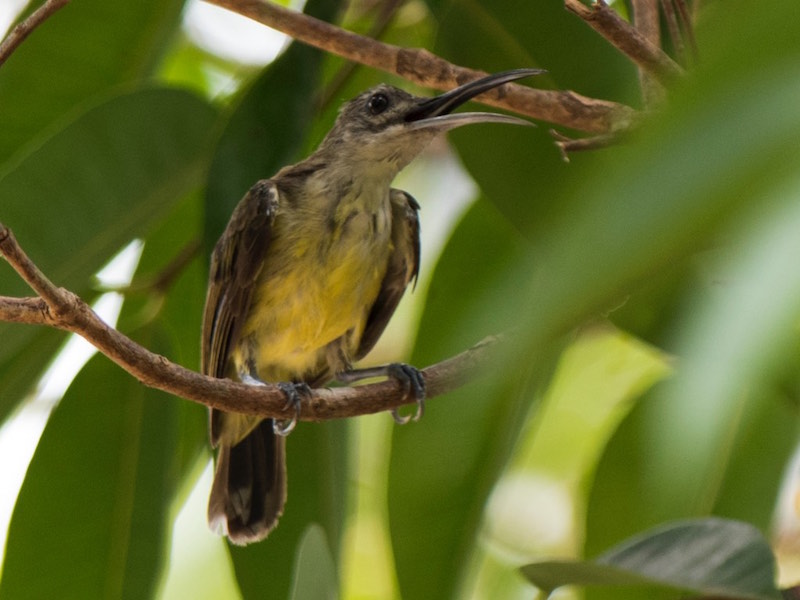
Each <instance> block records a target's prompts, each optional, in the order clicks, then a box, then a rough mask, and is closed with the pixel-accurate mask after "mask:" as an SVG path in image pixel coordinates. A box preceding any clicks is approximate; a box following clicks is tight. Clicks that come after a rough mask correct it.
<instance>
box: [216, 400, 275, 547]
mask: <svg viewBox="0 0 800 600" xmlns="http://www.w3.org/2000/svg"><path fill="white" fill-rule="evenodd" d="M226 416H229V415H226ZM285 502H286V460H285V439H284V438H283V437H280V436H277V435H275V433H274V431H273V429H272V420H271V419H264V420H262V421H261V422H260V423H258V425H256V427H255V428H254V429H253V430H252V431H251V432H250V433H248V434H247V436H246V437H245V438H244V439H243V440H242V441H240V442H239V443H238V444H236V445H234V446H231V445H229V444H226V443H225V442H224V441H220V445H219V451H218V454H217V469H216V472H215V474H214V483H213V485H212V486H211V496H210V497H209V500H208V524H209V526H210V527H211V529H212V530H214V531H216V532H217V533H219V534H220V535H227V536H228V538H229V539H230V540H231V542H233V543H234V544H238V545H244V544H249V543H251V542H257V541H259V540H262V539H264V538H265V537H266V536H267V534H268V533H269V532H270V531H271V530H272V529H273V528H274V527H275V525H276V524H277V522H278V517H280V516H281V513H283V505H284V503H285Z"/></svg>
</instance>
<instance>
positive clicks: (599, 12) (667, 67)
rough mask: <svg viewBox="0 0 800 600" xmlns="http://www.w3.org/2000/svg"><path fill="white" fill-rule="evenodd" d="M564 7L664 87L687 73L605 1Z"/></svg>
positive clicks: (570, 2) (567, 1)
mask: <svg viewBox="0 0 800 600" xmlns="http://www.w3.org/2000/svg"><path fill="white" fill-rule="evenodd" d="M564 6H565V7H566V8H567V10H569V11H570V12H573V13H575V14H576V15H578V16H579V17H580V18H581V19H583V20H584V21H586V23H587V24H588V25H589V26H590V27H591V28H592V29H594V30H595V31H596V32H597V33H599V34H600V35H602V36H603V37H604V38H606V39H607V40H608V41H609V42H611V44H612V45H613V46H614V47H615V48H617V49H618V50H619V51H620V52H622V53H623V54H624V55H625V56H627V57H628V58H630V59H631V60H632V61H633V62H634V63H635V64H636V65H638V66H639V67H641V68H642V69H645V70H646V71H647V72H648V73H651V74H652V75H653V76H654V77H655V78H656V79H658V81H659V82H660V83H662V84H663V85H665V86H668V85H669V84H670V82H672V81H673V80H675V79H677V78H678V77H681V76H682V75H683V69H682V68H681V67H680V65H678V63H676V62H675V61H674V60H672V59H671V58H670V57H669V56H667V54H666V53H664V51H663V50H661V48H659V47H658V46H654V45H653V44H651V43H650V42H648V41H647V39H646V38H645V37H644V36H643V35H642V34H641V33H639V32H638V31H637V30H636V29H634V28H633V27H632V26H631V25H630V24H629V23H627V22H626V21H625V20H624V19H623V18H622V17H620V16H619V15H618V14H617V13H616V11H614V10H613V9H611V8H609V7H608V5H607V4H606V3H605V2H604V1H603V0H596V1H595V2H594V3H593V4H592V6H586V5H585V4H583V3H582V2H581V1H580V0H564Z"/></svg>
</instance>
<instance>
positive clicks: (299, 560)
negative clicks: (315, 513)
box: [291, 523, 339, 600]
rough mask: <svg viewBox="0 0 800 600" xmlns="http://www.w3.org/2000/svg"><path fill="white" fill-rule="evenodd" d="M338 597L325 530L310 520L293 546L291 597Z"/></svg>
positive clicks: (331, 599)
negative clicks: (295, 548)
mask: <svg viewBox="0 0 800 600" xmlns="http://www.w3.org/2000/svg"><path fill="white" fill-rule="evenodd" d="M338 597H339V585H338V583H337V581H336V565H335V563H334V561H333V555H332V554H331V550H330V548H329V547H328V540H326V539H325V530H324V529H323V528H322V527H321V526H320V525H318V524H316V523H312V524H311V525H309V526H308V527H307V528H306V532H305V533H304V534H303V537H302V538H301V540H300V543H299V544H298V546H297V556H296V558H295V569H294V587H293V589H292V595H291V599H292V600H323V599H325V598H327V599H328V600H334V599H335V598H338Z"/></svg>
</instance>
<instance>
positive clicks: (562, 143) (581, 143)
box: [550, 129, 620, 162]
mask: <svg viewBox="0 0 800 600" xmlns="http://www.w3.org/2000/svg"><path fill="white" fill-rule="evenodd" d="M550 135H551V136H553V138H554V139H555V140H556V142H555V144H556V147H557V148H558V151H559V152H560V153H561V158H562V159H563V161H564V162H569V154H570V152H584V151H586V150H598V149H600V148H608V147H609V146H613V145H614V144H616V143H618V142H619V139H620V137H619V135H618V134H614V133H606V134H602V135H595V136H592V137H587V138H578V139H573V138H570V137H567V136H565V135H564V134H562V133H561V132H559V131H556V130H555V129H551V130H550Z"/></svg>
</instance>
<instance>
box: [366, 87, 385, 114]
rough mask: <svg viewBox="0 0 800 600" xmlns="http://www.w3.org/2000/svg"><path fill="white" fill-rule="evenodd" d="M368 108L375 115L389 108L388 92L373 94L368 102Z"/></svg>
mask: <svg viewBox="0 0 800 600" xmlns="http://www.w3.org/2000/svg"><path fill="white" fill-rule="evenodd" d="M367 108H369V112H371V113H372V114H373V115H379V114H381V113H382V112H383V111H385V110H386V109H387V108H389V98H388V97H387V96H386V94H381V93H380V92H379V93H377V94H373V95H372V96H370V98H369V101H368V102H367Z"/></svg>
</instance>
